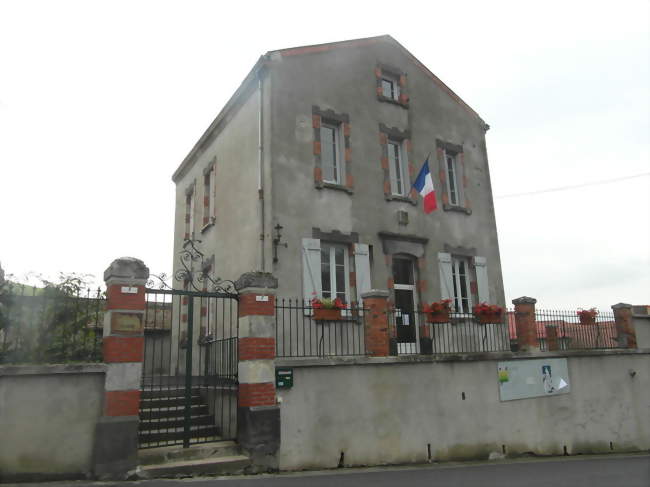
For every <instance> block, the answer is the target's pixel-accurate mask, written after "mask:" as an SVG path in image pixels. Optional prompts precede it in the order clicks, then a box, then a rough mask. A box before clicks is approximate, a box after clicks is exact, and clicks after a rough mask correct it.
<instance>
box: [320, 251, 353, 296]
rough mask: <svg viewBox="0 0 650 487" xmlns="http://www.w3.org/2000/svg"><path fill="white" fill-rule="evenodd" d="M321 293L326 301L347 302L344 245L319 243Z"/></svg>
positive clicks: (346, 254)
mask: <svg viewBox="0 0 650 487" xmlns="http://www.w3.org/2000/svg"><path fill="white" fill-rule="evenodd" d="M320 266H321V273H320V275H321V292H322V297H323V298H326V299H336V298H339V299H341V301H343V302H347V301H348V299H347V289H348V285H347V282H348V275H349V274H348V249H347V247H346V246H344V245H340V244H331V243H325V242H321V248H320Z"/></svg>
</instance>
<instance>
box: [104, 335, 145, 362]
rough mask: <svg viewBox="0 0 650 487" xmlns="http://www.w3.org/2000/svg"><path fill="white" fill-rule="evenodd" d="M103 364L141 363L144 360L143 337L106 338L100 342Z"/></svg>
mask: <svg viewBox="0 0 650 487" xmlns="http://www.w3.org/2000/svg"><path fill="white" fill-rule="evenodd" d="M102 351H103V353H104V362H106V363H121V362H142V361H143V360H144V337H141V336H140V337H119V336H107V337H104V340H103V342H102Z"/></svg>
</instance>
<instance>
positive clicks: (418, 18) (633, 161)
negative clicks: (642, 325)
mask: <svg viewBox="0 0 650 487" xmlns="http://www.w3.org/2000/svg"><path fill="white" fill-rule="evenodd" d="M648 4H649V2H648V1H638V2H635V1H617V2H612V1H608V2H596V1H589V2H578V1H561V2H554V1H546V2H534V3H533V2H521V1H515V2H499V1H490V2H486V1H477V2H468V1H456V0H455V1H445V2H394V1H390V2H384V1H380V0H373V1H371V2H362V1H354V2H353V1H350V0H348V1H345V2H338V1H332V0H331V1H329V2H326V3H322V2H321V3H313V2H312V3H310V2H304V1H300V2H298V1H296V2H293V1H292V2H284V1H275V2H268V1H265V2H254V1H248V2H217V1H213V2H199V1H182V2H181V1H178V2H164V1H155V2H144V1H133V0H132V1H128V2H119V1H110V2H109V1H106V2H98V1H88V0H86V1H80V2H67V1H60V0H59V1H56V2H53V1H43V2H33V1H25V0H20V1H5V0H0V169H1V171H0V183H1V184H0V262H1V263H2V266H3V267H4V269H5V270H6V271H7V272H9V273H13V274H16V275H19V276H20V275H24V274H25V273H27V272H29V271H35V272H40V273H43V274H45V275H49V276H55V275H56V274H57V272H58V271H64V272H71V271H77V272H86V273H91V274H94V275H96V276H101V275H102V273H103V271H104V269H105V268H106V267H107V266H108V264H109V263H110V262H111V261H112V260H113V259H114V258H116V257H119V256H123V255H131V256H135V257H139V258H141V259H143V260H144V261H145V263H146V264H147V265H148V266H149V267H150V268H151V270H152V272H163V271H166V272H169V271H170V270H171V267H172V234H173V221H172V220H173V205H174V186H173V183H172V182H171V175H172V173H173V171H174V170H175V169H176V167H177V166H178V165H179V163H180V162H181V160H182V159H183V158H184V157H185V155H186V154H187V153H188V152H189V150H190V149H191V147H192V146H193V144H194V143H195V142H196V140H197V139H198V138H199V137H200V135H201V134H202V133H203V131H204V130H205V128H206V127H207V126H208V125H209V124H210V122H211V121H212V120H213V119H214V117H215V116H216V115H217V113H218V112H219V110H220V109H221V107H222V106H223V105H224V104H225V102H226V101H227V100H228V98H229V97H230V95H231V94H232V93H233V91H234V90H235V89H236V88H237V86H238V85H239V84H240V83H241V81H242V80H243V78H244V77H245V75H246V74H247V73H248V71H249V70H250V68H251V67H252V66H253V64H254V63H255V61H256V60H257V58H258V57H259V56H260V55H261V54H263V53H265V52H266V51H269V50H274V49H280V48H285V47H292V46H299V45H308V44H317V43H324V42H332V41H338V40H343V39H352V38H359V37H368V36H374V35H381V34H390V35H392V36H393V37H394V38H395V39H397V40H398V41H399V42H400V43H402V44H403V45H404V46H405V47H406V48H407V49H409V50H410V51H411V52H412V53H413V54H414V55H415V56H416V57H418V58H419V59H420V60H421V61H422V62H423V63H424V64H425V65H426V66H427V67H429V69H431V71H433V72H434V73H435V74H436V75H437V76H438V77H440V78H441V79H442V80H443V81H444V82H445V83H447V84H448V85H449V86H450V87H451V88H452V89H453V90H454V91H455V92H456V93H457V94H458V95H459V96H460V97H461V98H463V99H464V100H465V101H466V102H467V103H468V104H469V105H470V106H472V107H473V108H474V109H475V110H476V111H477V112H478V113H479V114H480V115H481V116H482V118H483V119H484V120H485V121H487V122H488V123H489V124H490V126H491V129H490V131H489V132H488V133H487V142H488V153H489V161H490V170H491V177H492V186H493V190H494V194H495V196H496V197H497V198H496V199H495V205H496V214H497V223H498V231H499V242H500V249H501V259H502V264H503V272H504V284H505V289H506V298H507V300H508V302H509V301H510V300H511V299H513V298H515V297H518V296H521V295H528V296H533V297H536V298H537V299H538V306H540V307H546V308H553V307H554V308H567V309H575V308H576V307H591V306H597V307H599V308H601V309H609V306H610V305H611V304H614V303H617V302H620V301H625V302H632V303H634V304H641V303H647V304H650V230H649V228H650V191H649V189H650V177H648V173H649V172H650V154H649V150H648V147H649V145H650V144H649V142H650V140H649V138H650V135H649V134H650V122H649V119H650V95H649V86H650V76H649V63H650V60H649V59H650V33H649V25H648V23H649V20H648V19H649V11H648ZM640 174H645V176H640V177H636V178H632V179H626V180H623V181H618V182H611V183H609V184H603V185H595V186H589V187H584V188H577V189H572V190H567V191H558V192H549V193H541V194H532V195H524V196H513V197H501V198H500V197H499V196H507V195H512V194H514V193H526V192H534V191H538V190H544V189H549V188H557V187H564V186H572V185H580V184H585V183H590V182H599V181H605V180H611V179H617V178H622V177H627V176H635V175H640ZM224 277H233V276H224ZM235 277H236V276H235Z"/></svg>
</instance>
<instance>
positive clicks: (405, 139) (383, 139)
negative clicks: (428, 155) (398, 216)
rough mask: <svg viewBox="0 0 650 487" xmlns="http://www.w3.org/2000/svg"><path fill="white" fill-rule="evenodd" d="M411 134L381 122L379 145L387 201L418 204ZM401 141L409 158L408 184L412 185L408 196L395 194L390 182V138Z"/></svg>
mask: <svg viewBox="0 0 650 487" xmlns="http://www.w3.org/2000/svg"><path fill="white" fill-rule="evenodd" d="M410 137H411V134H410V132H409V131H408V130H405V131H403V130H399V129H398V128H395V127H391V128H389V127H387V126H386V125H384V124H383V123H380V124H379V145H380V146H381V160H380V163H381V168H382V170H383V173H384V197H385V198H386V200H387V201H404V202H407V203H411V204H412V205H414V206H417V204H418V193H417V191H415V189H414V188H413V187H411V185H412V184H413V181H414V178H415V171H416V168H415V165H414V164H413V160H412V159H413V157H412V153H413V151H412V144H411V139H410ZM389 139H390V140H395V141H399V142H400V143H401V144H402V149H403V150H404V151H405V152H406V155H407V156H406V158H407V173H408V176H409V181H408V186H409V187H411V189H410V190H409V193H408V196H400V195H395V194H393V193H392V191H391V184H390V169H389V167H388V140H389Z"/></svg>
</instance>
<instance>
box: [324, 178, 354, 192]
mask: <svg viewBox="0 0 650 487" xmlns="http://www.w3.org/2000/svg"><path fill="white" fill-rule="evenodd" d="M325 188H326V189H336V190H338V191H345V192H346V193H348V194H352V193H354V191H353V190H352V188H348V187H347V186H343V185H342V184H335V183H326V182H324V181H322V182H317V183H316V189H325Z"/></svg>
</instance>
